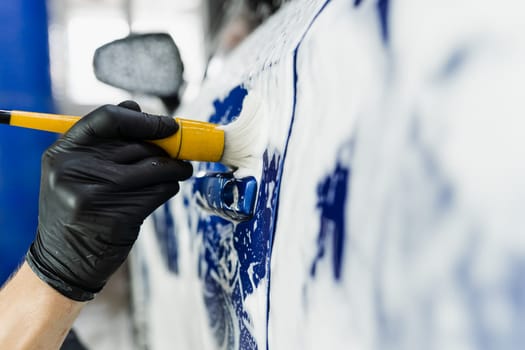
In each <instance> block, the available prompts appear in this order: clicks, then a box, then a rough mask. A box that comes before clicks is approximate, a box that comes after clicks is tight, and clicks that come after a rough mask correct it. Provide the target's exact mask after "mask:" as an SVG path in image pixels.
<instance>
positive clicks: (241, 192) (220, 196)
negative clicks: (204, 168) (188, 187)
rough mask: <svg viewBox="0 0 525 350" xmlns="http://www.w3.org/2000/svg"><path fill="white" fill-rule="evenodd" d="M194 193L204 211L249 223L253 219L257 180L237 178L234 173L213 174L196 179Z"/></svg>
mask: <svg viewBox="0 0 525 350" xmlns="http://www.w3.org/2000/svg"><path fill="white" fill-rule="evenodd" d="M193 186H194V187H193V192H194V193H195V194H196V196H197V203H198V204H199V205H200V206H201V207H202V208H204V209H206V210H209V211H211V212H213V213H214V214H216V215H218V216H221V217H223V218H225V219H230V220H235V221H247V220H250V219H251V218H252V217H253V214H254V210H255V200H256V198H257V180H256V179H255V178H254V177H253V176H248V177H243V178H235V177H234V176H233V174H232V173H211V174H206V175H204V176H200V177H196V178H195V181H194V185H193Z"/></svg>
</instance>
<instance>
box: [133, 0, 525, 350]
mask: <svg viewBox="0 0 525 350" xmlns="http://www.w3.org/2000/svg"><path fill="white" fill-rule="evenodd" d="M323 4H324V2H323V1H307V0H304V1H295V2H293V3H291V4H289V5H288V6H286V7H285V8H284V9H283V10H282V11H281V12H279V13H278V14H277V15H276V16H274V17H273V18H271V19H270V20H269V22H268V23H267V24H266V25H264V26H263V27H262V28H260V29H258V30H257V31H256V32H255V33H254V34H253V35H252V36H251V37H250V38H249V39H248V40H247V41H246V42H245V43H244V44H243V45H242V46H241V47H239V48H238V50H236V51H235V52H234V53H233V55H232V56H231V57H230V58H229V59H228V61H227V62H226V63H225V67H224V71H223V72H222V74H219V75H217V76H216V77H215V78H214V80H212V81H208V82H207V83H206V84H205V86H204V88H203V90H202V93H201V95H200V97H199V98H198V99H196V100H195V101H193V102H192V103H189V104H185V105H183V106H182V107H181V109H180V110H179V113H178V114H180V115H181V116H185V117H191V118H194V119H202V120H207V119H208V118H209V117H210V116H211V115H212V114H214V112H215V109H214V107H213V102H214V101H216V100H217V101H221V100H223V99H224V98H226V97H227V96H228V95H229V93H230V91H231V90H232V89H234V88H235V87H236V86H237V85H239V84H244V86H245V87H246V88H247V90H248V91H252V92H255V93H256V94H257V95H258V96H260V97H261V99H262V101H263V102H262V105H263V109H262V110H261V113H259V114H257V115H255V116H253V117H254V118H260V120H261V125H263V124H266V125H267V126H268V127H264V125H263V127H261V132H260V133H259V134H258V138H259V139H258V140H255V141H261V140H262V141H264V142H265V143H266V151H267V152H268V154H269V155H270V156H272V155H273V156H277V157H281V159H282V157H284V155H285V150H287V151H286V152H287V153H286V160H285V162H284V163H283V164H282V165H283V166H280V167H279V171H282V178H281V187H280V192H278V195H279V197H278V204H279V207H278V217H277V221H276V230H275V236H274V242H273V251H272V253H271V255H270V254H268V256H267V257H266V260H264V263H266V264H268V266H267V267H268V268H271V270H270V271H271V276H270V277H268V275H266V277H265V278H263V279H262V280H261V282H260V283H259V284H258V286H257V287H255V284H256V283H255V282H254V280H253V278H254V268H255V267H254V266H250V267H249V269H248V276H249V280H250V282H249V284H250V285H249V286H248V285H246V284H243V283H245V282H242V281H240V280H239V279H238V278H237V277H235V276H238V275H237V273H239V269H240V265H239V264H240V261H241V256H240V255H239V254H241V253H245V252H241V251H238V250H236V249H235V245H234V242H235V239H236V236H235V235H236V234H238V232H237V231H234V230H235V227H234V226H228V225H226V224H224V225H216V226H214V227H213V229H212V230H211V231H210V232H204V233H203V232H200V231H199V230H198V227H199V226H198V225H197V223H198V222H200V221H202V220H204V221H206V220H207V218H209V215H208V214H206V213H204V212H202V211H201V210H200V209H199V208H198V207H197V205H196V204H195V202H194V200H193V199H192V198H193V193H192V189H191V182H189V183H187V184H186V185H185V186H184V187H183V189H182V191H181V194H180V195H179V196H177V197H176V198H175V199H174V200H173V201H172V202H171V203H170V205H171V206H172V209H173V210H172V215H173V218H174V220H175V233H174V235H175V236H176V239H177V242H178V247H179V249H178V254H179V257H178V262H179V272H178V274H175V273H173V272H172V271H170V270H169V269H168V268H167V267H166V262H165V261H164V260H162V259H161V255H162V254H161V252H160V249H159V244H158V242H157V240H156V236H155V233H154V232H153V231H154V230H153V227H152V226H151V225H149V224H148V225H146V226H145V228H144V230H143V231H144V232H142V235H141V241H140V242H139V246H138V249H139V255H140V259H139V260H140V261H141V263H139V266H140V268H139V269H136V271H135V272H136V274H139V271H137V270H141V269H145V270H146V271H147V274H146V276H149V277H147V278H146V280H143V283H142V284H141V285H139V288H141V287H142V288H144V289H146V290H147V291H148V292H147V293H149V297H148V298H147V299H146V300H147V301H146V302H145V303H146V306H147V310H148V311H147V318H146V320H145V323H146V324H147V326H148V329H149V336H148V340H149V343H150V344H151V348H152V349H171V348H183V349H185V348H199V349H214V348H243V349H245V348H253V347H255V345H254V344H257V347H258V348H260V349H264V348H266V344H268V347H269V348H270V349H319V348H333V349H348V348H355V349H518V348H520V347H521V346H522V345H521V344H523V342H524V341H525V339H524V335H525V329H524V328H523V327H524V326H523V325H524V324H525V322H524V320H525V285H524V282H523V281H524V280H525V259H524V257H525V254H524V253H525V239H524V238H523V232H524V226H525V225H524V223H523V220H522V216H523V215H522V208H523V207H525V183H524V181H525V180H524V179H525V163H524V158H523V154H524V151H523V150H524V149H525V144H524V143H525V141H524V140H525V138H523V136H522V135H523V131H524V129H525V122H524V119H523V115H525V114H524V113H523V112H524V104H523V101H525V99H524V97H525V96H523V94H524V93H523V91H525V89H523V85H524V82H525V70H524V69H523V63H522V62H523V58H524V57H525V55H524V53H525V50H524V40H523V35H524V34H523V33H525V31H524V30H523V29H524V28H523V21H522V20H521V18H522V14H523V5H521V3H520V2H516V1H504V2H502V3H498V4H495V3H493V2H478V1H467V0H465V1H453V2H452V1H448V2H446V3H443V2H442V1H440V2H438V1H430V0H429V1H414V0H401V1H396V2H392V3H391V4H390V8H389V10H390V11H389V16H388V21H389V27H388V29H389V41H388V42H384V41H383V39H382V34H381V27H380V25H379V18H378V12H377V6H376V2H375V1H363V3H362V4H361V5H360V6H359V7H354V6H353V2H351V1H343V0H334V1H331V2H330V3H329V4H328V5H327V6H326V8H324V10H323V11H322V12H321V14H320V15H319V16H318V17H317V18H316V19H315V20H314V18H315V16H316V14H317V13H318V12H319V11H320V9H321V8H322V5H323ZM312 21H313V24H312V26H311V28H310V27H309V26H310V24H311V23H312ZM296 48H298V49H297V56H296V57H297V59H296V61H295V60H294V50H295V49H296ZM294 64H296V66H295V67H296V72H297V78H298V79H297V84H296V88H297V90H296V92H297V94H296V98H297V99H296V103H295V105H294V96H295V95H294V86H295V84H294ZM292 116H295V119H294V123H293V129H292V131H291V137H290V139H289V143H288V148H286V145H287V140H288V134H289V132H290V125H291V120H292ZM259 167H260V165H257V166H253V167H251V168H250V167H248V168H245V169H241V173H242V174H243V176H244V175H247V174H252V175H254V176H255V177H257V178H258V180H259V183H260V184H261V183H263V184H264V186H266V187H265V190H267V192H268V193H270V194H271V193H273V189H274V188H275V186H277V185H278V182H275V181H273V182H272V181H268V182H262V181H263V179H264V176H265V174H267V170H268V169H267V168H265V167H264V166H263V167H262V168H263V172H262V173H261V172H260V171H259V169H260V168H259ZM338 169H339V170H341V169H343V170H344V169H347V170H349V175H348V180H347V182H345V183H344V184H342V183H341V182H340V181H339V180H340V176H342V174H343V173H341V172H340V171H339V172H338ZM323 184H327V186H328V187H327V188H328V190H326V191H325V193H323V194H322V196H320V194H319V192H318V191H319V189H320V188H321V186H322V185H323ZM343 185H344V186H343ZM330 186H335V189H337V190H339V192H340V189H341V188H346V189H347V193H345V194H344V195H343V197H344V201H343V202H342V203H343V204H342V206H339V207H337V206H336V205H335V206H332V209H331V210H334V211H335V212H340V213H342V214H341V215H342V217H343V218H344V220H343V223H344V226H343V227H344V240H343V249H342V252H343V253H342V258H341V264H340V270H338V271H339V272H336V270H337V269H336V267H335V265H337V264H334V263H333V258H334V254H336V250H337V246H336V245H335V244H334V242H335V240H334V237H335V236H336V235H335V233H334V232H336V231H337V227H338V223H337V220H335V219H333V218H332V217H331V216H330V215H331V214H332V213H331V212H329V211H328V209H323V207H322V206H320V203H325V204H326V203H328V204H330V203H332V204H333V202H330V201H331V199H330V196H332V197H334V196H335V197H337V196H338V195H341V193H337V191H335V192H334V193H330ZM184 199H186V200H187V201H188V203H187V204H186V205H185V204H184V203H183V200H184ZM274 199H276V198H275V196H274V195H269V196H268V202H267V203H265V204H266V205H262V206H259V207H258V208H257V210H259V211H260V212H262V211H264V210H265V209H271V208H274V209H275V208H276V207H275V202H272V200H274ZM332 219H333V220H332ZM257 225H260V222H259V221H256V222H255V223H253V225H251V226H250V228H248V231H250V232H251V233H252V234H255V233H257V232H260V231H258V230H260V228H261V227H260V226H257ZM339 227H340V226H339ZM334 230H335V231H334ZM250 232H248V233H250ZM320 232H324V236H322V235H321V236H322V237H321V238H320ZM213 234H217V236H218V237H219V238H220V242H221V243H220V244H219V246H217V247H214V246H210V245H209V241H208V240H205V239H203V237H205V236H206V235H213ZM248 237H250V239H252V240H255V239H256V238H257V237H253V236H250V235H248ZM248 246H249V245H248ZM322 247H324V255H323V256H322V257H320V256H319V254H320V249H321V248H322ZM218 248H221V249H222V248H224V249H223V250H221V252H220V255H218V257H217V261H216V262H217V264H219V265H221V264H222V265H221V266H220V267H219V268H217V269H215V270H213V269H212V270H211V271H212V272H211V273H210V274H211V277H210V278H212V280H213V281H215V282H217V283H218V284H220V285H221V288H222V290H226V291H228V290H229V291H230V292H232V291H233V290H234V289H235V288H234V286H235V285H237V286H238V285H239V284H240V285H241V286H242V287H244V288H253V289H254V291H253V293H248V295H247V296H246V298H244V299H241V300H239V299H236V298H235V297H234V296H232V295H229V294H228V295H227V297H226V298H225V299H224V305H222V306H223V307H222V308H221V310H222V311H221V312H222V313H220V317H222V319H224V320H225V322H226V321H233V322H232V325H231V327H229V326H226V328H225V329H227V331H226V333H228V332H229V333H228V334H233V338H232V339H233V340H232V341H231V342H225V339H226V338H227V335H224V336H220V337H217V328H215V329H213V328H212V327H211V326H210V325H211V324H212V322H211V321H210V317H209V316H210V310H209V309H207V306H206V304H205V302H204V301H205V296H207V297H208V298H209V297H210V295H205V294H206V293H209V292H210V291H209V289H206V288H205V287H206V286H207V284H206V283H208V282H206V283H204V280H203V279H202V278H201V277H202V276H201V275H199V273H198V266H199V264H203V263H206V261H204V262H203V255H202V254H203V252H212V253H213V252H215V253H217V252H216V251H215V250H216V249H218ZM316 257H317V258H316ZM270 258H271V259H270ZM201 266H202V265H201ZM204 268H205V269H206V268H209V266H204ZM313 268H315V273H312V269H313ZM267 271H268V270H267ZM213 273H218V275H213ZM337 273H340V274H339V275H338V276H339V277H337V278H336V277H335V275H336V274H337ZM225 282H230V283H232V284H228V283H226V284H224V283H225ZM268 292H269V293H270V299H269V300H270V304H269V305H268V304H267V301H268V300H267V293H268ZM232 293H233V292H232ZM211 297H213V295H211ZM221 300H222V299H221ZM235 305H236V306H235ZM239 305H240V306H239ZM237 307H240V308H241V309H242V310H244V311H245V312H246V315H247V316H246V318H242V319H238V318H237V316H236V315H237V314H236V310H237V309H236V308H237ZM268 310H269V314H267V312H268ZM224 315H229V316H224ZM267 315H268V317H269V318H268V321H269V322H268V323H267ZM229 317H231V318H229ZM217 324H220V322H219V323H213V325H214V326H215V327H216V326H217ZM240 327H241V328H242V327H246V329H248V331H249V333H250V335H251V337H252V338H253V339H254V341H255V343H250V341H249V340H247V339H246V338H243V337H241V336H240V334H239V333H238V332H240ZM236 332H237V333H236ZM267 335H268V338H267ZM219 338H220V339H221V340H223V341H218V340H217V339H219Z"/></svg>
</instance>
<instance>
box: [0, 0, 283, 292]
mask: <svg viewBox="0 0 525 350" xmlns="http://www.w3.org/2000/svg"><path fill="white" fill-rule="evenodd" d="M282 2H283V0H266V1H257V0H231V1H228V0H48V1H47V2H46V1H41V0H2V1H1V2H0V47H1V48H2V51H3V52H2V55H0V109H6V110H12V109H17V110H28V111H37V112H48V113H64V114H71V115H84V114H86V113H87V112H89V111H90V110H92V109H94V108H95V107H97V106H99V105H102V104H106V103H113V104H116V103H118V102H120V101H122V100H125V99H128V98H135V99H138V100H139V102H140V103H141V104H142V105H143V108H144V109H145V110H148V111H149V112H154V113H163V112H165V110H164V109H163V106H162V104H161V103H160V101H157V100H156V99H155V98H151V97H147V96H132V95H131V94H130V93H128V92H126V91H123V90H120V89H117V88H113V87H110V86H108V85H105V84H103V83H101V82H99V81H97V79H96V77H95V75H94V73H93V64H92V62H93V54H94V52H95V50H96V49H97V48H98V47H100V46H102V45H103V44H105V43H108V42H110V41H113V40H115V39H118V38H122V37H125V36H127V35H128V34H130V33H132V32H133V33H145V32H166V33H169V34H170V35H171V36H172V37H173V39H174V40H175V43H176V44H177V46H178V48H179V50H180V55H181V58H182V61H183V63H184V84H183V86H182V87H181V90H180V94H179V97H180V99H182V100H191V99H192V98H194V97H195V96H196V94H197V93H198V91H199V87H200V85H201V83H202V81H203V79H204V78H205V77H206V75H210V74H217V73H213V72H220V65H221V57H223V56H224V55H227V54H228V52H230V51H231V50H232V49H233V48H235V46H236V45H237V44H238V43H240V42H241V41H242V40H243V39H244V37H246V36H247V35H248V34H249V33H250V32H251V31H252V30H254V29H255V28H256V27H257V26H258V25H259V24H260V23H262V22H263V21H264V20H265V19H266V18H267V17H268V16H270V15H271V14H272V13H273V12H275V11H276V10H277V9H278V8H279V6H281V5H282ZM212 68H213V69H212ZM56 137H57V136H56V135H55V134H50V133H45V132H39V131H32V130H26V129H16V128H13V127H8V126H3V125H0V284H1V283H3V282H4V281H5V280H6V279H7V278H8V277H9V276H10V274H11V273H12V272H13V270H14V269H15V268H16V267H17V266H18V265H19V264H20V262H21V261H22V260H23V256H24V254H25V252H26V251H27V248H28V247H29V245H30V243H31V241H32V240H33V238H34V236H35V233H36V228H37V223H38V188H39V178H40V157H41V154H42V152H43V151H44V150H45V149H46V148H47V147H48V146H49V145H50V144H51V143H52V142H53V141H54V140H55V139H56Z"/></svg>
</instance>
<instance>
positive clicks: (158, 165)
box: [111, 157, 193, 189]
mask: <svg viewBox="0 0 525 350" xmlns="http://www.w3.org/2000/svg"><path fill="white" fill-rule="evenodd" d="M111 172H112V173H113V175H112V178H113V182H114V183H116V184H118V185H119V187H120V188H121V189H131V188H142V187H147V186H152V185H156V184H159V183H164V182H175V181H183V180H187V179H188V178H190V177H191V175H192V174H193V167H192V165H191V163H189V162H184V161H181V160H177V159H171V158H167V157H151V158H146V159H143V160H141V161H139V162H137V163H135V164H126V165H120V164H113V165H112V166H111Z"/></svg>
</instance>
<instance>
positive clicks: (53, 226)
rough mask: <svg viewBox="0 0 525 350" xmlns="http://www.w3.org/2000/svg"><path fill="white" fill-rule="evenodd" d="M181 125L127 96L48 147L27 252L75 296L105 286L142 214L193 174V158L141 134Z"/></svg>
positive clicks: (44, 274)
mask: <svg viewBox="0 0 525 350" xmlns="http://www.w3.org/2000/svg"><path fill="white" fill-rule="evenodd" d="M177 129H178V125H177V124H176V122H175V120H174V119H173V118H169V117H160V116H153V115H147V114H145V113H141V112H140V108H139V107H138V105H137V104H136V103H134V102H131V101H127V102H124V103H122V104H120V105H119V106H110V105H108V106H104V107H101V108H99V109H97V110H95V111H93V112H91V113H90V114H88V115H87V116H85V117H84V118H82V119H81V120H80V121H79V122H78V123H77V124H76V125H74V126H73V127H72V128H71V130H70V131H69V132H68V133H66V134H65V135H64V136H62V137H61V138H60V139H59V140H58V141H57V142H55V144H54V145H53V146H51V147H50V148H49V149H48V150H47V151H46V152H45V154H44V156H43V158H42V178H41V183H40V203H39V217H38V221H39V222H38V234H37V237H36V239H35V241H34V242H33V244H32V245H31V248H30V249H29V252H28V253H27V256H26V261H27V262H28V264H29V265H30V266H31V268H32V269H33V271H34V272H35V273H36V274H37V275H38V276H39V277H40V278H41V279H42V280H43V281H45V282H47V283H48V284H49V285H51V286H52V287H53V288H55V289H56V290H57V291H59V292H60V293H61V294H63V295H65V296H66V297H69V298H71V299H73V300H77V301H85V300H90V299H92V298H93V297H94V294H95V293H97V292H99V291H100V290H101V289H102V287H104V285H105V283H106V281H107V280H108V278H109V277H110V276H111V274H112V273H113V272H115V270H116V269H117V268H118V267H119V266H120V265H121V264H122V263H123V262H124V260H125V259H126V257H127V256H128V253H129V251H130V249H131V247H132V245H133V243H134V242H135V240H136V238H137V235H138V232H139V228H140V226H141V225H142V222H143V221H144V219H145V218H146V217H147V216H148V215H149V214H150V213H151V212H153V211H154V210H155V209H156V208H157V207H158V206H160V205H161V204H162V203H164V202H165V201H167V200H168V199H169V198H170V197H172V196H173V195H175V194H176V193H177V192H178V190H179V184H178V181H181V180H185V179H187V178H189V177H190V176H191V174H192V171H193V170H192V166H191V164H190V163H187V162H182V161H178V160H174V159H171V158H169V157H168V155H167V154H166V152H164V151H163V150H162V149H161V148H159V147H157V146H155V145H153V144H150V143H147V142H143V141H141V140H151V139H160V138H164V137H167V136H170V135H172V134H174V133H175V132H176V131H177Z"/></svg>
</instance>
